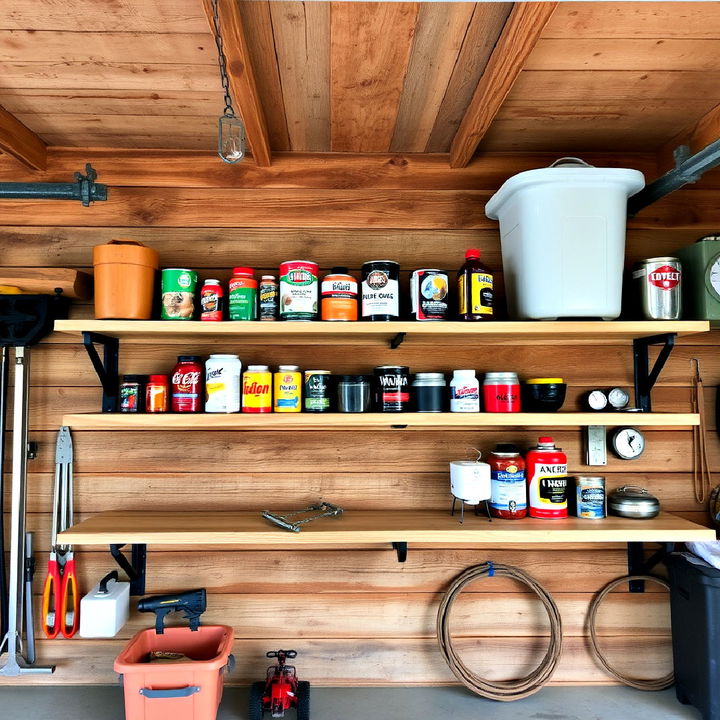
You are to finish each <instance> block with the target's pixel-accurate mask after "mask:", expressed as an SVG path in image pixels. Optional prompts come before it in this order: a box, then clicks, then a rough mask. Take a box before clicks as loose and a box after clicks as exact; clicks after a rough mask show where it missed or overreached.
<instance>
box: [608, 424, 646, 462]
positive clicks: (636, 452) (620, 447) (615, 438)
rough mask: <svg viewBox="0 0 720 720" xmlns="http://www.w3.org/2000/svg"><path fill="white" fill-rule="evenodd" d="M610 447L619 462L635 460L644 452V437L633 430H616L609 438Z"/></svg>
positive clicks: (624, 428)
mask: <svg viewBox="0 0 720 720" xmlns="http://www.w3.org/2000/svg"><path fill="white" fill-rule="evenodd" d="M610 445H611V447H612V451H613V452H614V453H615V454H616V455H617V456H618V457H619V458H620V459H621V460H635V459H636V458H639V457H640V456H641V455H642V454H643V452H644V451H645V436H644V435H643V434H642V433H641V432H640V431H639V430H636V429H635V428H631V427H622V428H618V429H617V430H615V431H614V432H613V434H612V436H611V437H610Z"/></svg>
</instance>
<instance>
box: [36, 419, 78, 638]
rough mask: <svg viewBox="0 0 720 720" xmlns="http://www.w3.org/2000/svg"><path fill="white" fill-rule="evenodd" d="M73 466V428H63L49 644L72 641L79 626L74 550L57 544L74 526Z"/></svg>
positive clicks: (48, 592) (47, 614)
mask: <svg viewBox="0 0 720 720" xmlns="http://www.w3.org/2000/svg"><path fill="white" fill-rule="evenodd" d="M72 463H73V445H72V438H71V437H70V428H68V427H61V428H60V430H59V431H58V436H57V443H56V445H55V488H54V492H53V525H52V539H51V547H50V559H49V560H48V574H47V578H46V579H45V587H44V589H43V604H42V627H43V632H44V633H45V636H46V637H47V638H48V639H50V640H52V639H54V638H56V637H57V636H58V635H59V634H60V633H62V635H63V637H66V638H71V637H73V636H74V635H75V633H76V632H77V630H78V627H79V625H80V597H79V595H78V587H77V575H76V570H75V557H74V554H73V551H72V546H71V545H58V544H57V535H58V532H62V531H63V530H67V529H68V528H69V527H70V526H71V525H72V524H73V468H72Z"/></svg>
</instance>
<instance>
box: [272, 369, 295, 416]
mask: <svg viewBox="0 0 720 720" xmlns="http://www.w3.org/2000/svg"><path fill="white" fill-rule="evenodd" d="M273 389H274V393H273V395H274V401H273V410H274V411H275V412H300V411H301V410H302V373H301V372H300V368H299V367H298V366H297V365H280V366H279V367H278V371H277V372H276V373H275V375H274V379H273Z"/></svg>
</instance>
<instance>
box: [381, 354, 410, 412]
mask: <svg viewBox="0 0 720 720" xmlns="http://www.w3.org/2000/svg"><path fill="white" fill-rule="evenodd" d="M374 379H375V409H376V410H377V411H378V412H407V411H408V410H409V409H410V387H409V385H410V368H409V367H407V366H405V365H381V366H380V367H376V368H375V373H374Z"/></svg>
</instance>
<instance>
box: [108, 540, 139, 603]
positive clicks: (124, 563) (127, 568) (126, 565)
mask: <svg viewBox="0 0 720 720" xmlns="http://www.w3.org/2000/svg"><path fill="white" fill-rule="evenodd" d="M124 547H125V544H122V545H111V546H110V554H111V555H112V556H113V558H114V559H115V562H116V563H117V564H118V565H119V566H120V567H121V568H122V570H123V572H124V573H125V574H126V575H127V576H128V578H129V579H130V594H131V595H144V594H145V572H146V566H147V545H133V546H132V553H131V556H130V558H131V559H130V560H128V559H127V558H126V557H125V555H123V554H122V552H121V551H122V549H123V548H124Z"/></svg>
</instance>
